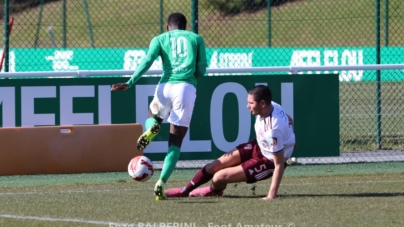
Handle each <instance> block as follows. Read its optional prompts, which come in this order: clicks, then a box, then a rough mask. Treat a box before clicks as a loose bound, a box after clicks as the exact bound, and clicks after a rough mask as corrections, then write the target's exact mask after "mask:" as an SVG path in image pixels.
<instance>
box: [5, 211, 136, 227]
mask: <svg viewBox="0 0 404 227" xmlns="http://www.w3.org/2000/svg"><path fill="white" fill-rule="evenodd" d="M0 217H2V218H11V219H23V220H26V219H28V220H37V221H53V222H76V223H85V224H94V225H112V226H137V225H135V224H128V223H115V222H107V221H94V220H83V219H70V218H48V217H36V216H22V215H11V214H1V215H0Z"/></svg>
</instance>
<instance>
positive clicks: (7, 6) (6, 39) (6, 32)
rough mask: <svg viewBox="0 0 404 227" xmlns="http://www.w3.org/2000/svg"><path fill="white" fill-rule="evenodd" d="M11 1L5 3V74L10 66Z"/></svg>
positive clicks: (6, 0)
mask: <svg viewBox="0 0 404 227" xmlns="http://www.w3.org/2000/svg"><path fill="white" fill-rule="evenodd" d="M9 2H10V1H9V0H5V1H4V50H3V54H4V72H8V70H9V69H8V64H9V53H8V52H9V44H10V40H9V36H10V34H9V32H8V31H9V29H10V26H9V21H10V14H9Z"/></svg>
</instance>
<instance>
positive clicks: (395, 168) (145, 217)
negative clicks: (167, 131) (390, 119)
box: [0, 162, 404, 227]
mask: <svg viewBox="0 0 404 227" xmlns="http://www.w3.org/2000/svg"><path fill="white" fill-rule="evenodd" d="M403 167H404V162H393V163H360V164H344V165H309V166H299V165H297V166H289V167H288V169H287V170H286V172H285V177H284V180H283V182H282V184H281V187H280V191H279V197H278V198H277V199H276V200H274V201H262V200H260V198H261V197H264V196H265V195H266V194H267V192H268V189H269V185H270V180H267V181H263V182H258V183H257V184H252V185H248V184H245V183H241V184H231V185H229V186H228V188H227V189H226V191H225V195H224V196H223V197H214V198H212V197H211V198H176V199H170V200H166V201H155V198H154V196H153V187H154V183H155V181H156V180H157V176H158V175H159V172H157V173H156V175H155V176H154V177H153V178H152V179H151V180H149V181H148V182H145V183H138V182H134V181H132V180H131V179H130V178H129V176H128V174H127V173H126V172H116V173H91V174H71V175H70V174H69V175H66V174H65V175H32V176H2V177H0V185H2V186H3V187H0V210H1V212H0V226H125V225H126V226H139V227H140V226H171V227H174V226H176V225H177V226H181V227H194V226H209V227H219V226H220V227H222V226H228V227H229V226H233V227H235V226H239V227H246V226H248V227H252V226H289V227H292V226H404V217H403V215H402V211H403V210H404V187H403V185H404V171H403V169H404V168H403ZM195 172H196V170H177V171H176V172H175V173H174V174H173V176H172V178H171V180H170V182H169V183H168V185H167V187H182V186H184V185H185V184H186V182H187V180H189V179H190V178H191V177H192V176H193V174H194V173H195Z"/></svg>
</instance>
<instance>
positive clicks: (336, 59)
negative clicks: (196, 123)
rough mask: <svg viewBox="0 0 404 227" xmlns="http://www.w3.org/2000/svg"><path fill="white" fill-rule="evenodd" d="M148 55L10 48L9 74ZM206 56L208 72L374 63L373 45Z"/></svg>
mask: <svg viewBox="0 0 404 227" xmlns="http://www.w3.org/2000/svg"><path fill="white" fill-rule="evenodd" d="M146 52H147V49H145V48H72V49H53V48H11V52H10V55H9V56H10V57H9V62H10V65H9V70H10V72H30V71H55V72H59V71H76V70H136V68H137V66H138V65H139V63H140V61H141V60H142V59H143V58H144V57H145V56H146ZM390 53H394V55H392V54H390ZM206 54H207V59H208V68H240V67H266V66H360V65H368V64H376V49H375V48H374V47H324V48H315V47H294V48H283V47H278V48H267V47H256V48H207V50H206ZM401 56H404V47H382V48H381V63H382V64H402V63H403V62H404V58H403V57H401ZM161 66H162V63H161V59H160V58H158V59H157V60H156V61H155V62H154V64H153V65H152V67H151V69H161ZM397 72H399V73H397ZM402 72H403V70H383V71H382V72H381V80H382V81H404V76H403V73H402ZM250 74H254V75H255V74H257V73H250ZM268 74H271V75H277V74H278V75H279V74H287V72H284V73H278V72H275V73H267V74H266V75H268ZM301 74H339V80H340V81H341V82H346V81H349V82H354V81H375V80H376V73H375V71H374V70H342V71H333V72H330V71H322V72H320V71H308V72H301ZM208 75H218V74H208ZM231 75H239V73H232V74H231ZM244 75H246V74H244Z"/></svg>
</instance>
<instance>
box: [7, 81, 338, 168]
mask: <svg viewBox="0 0 404 227" xmlns="http://www.w3.org/2000/svg"><path fill="white" fill-rule="evenodd" d="M126 80H127V78H122V77H109V78H57V79H56V78H55V79H14V80H13V79H8V80H2V82H1V84H0V126H1V127H20V126H24V127H29V126H53V125H83V124H87V125H88V124H90V125H91V124H124V123H141V124H144V121H145V120H146V118H147V114H148V105H149V103H150V101H151V99H152V97H153V94H154V90H155V86H156V83H157V82H158V80H159V78H141V79H140V80H139V81H138V82H137V83H136V84H135V85H134V86H133V87H132V88H131V89H129V90H127V91H116V92H111V91H110V86H111V84H113V83H118V82H125V81H126ZM256 84H267V85H268V86H269V87H270V88H271V90H272V92H273V99H274V101H275V102H277V103H279V104H281V105H282V106H283V107H284V109H285V111H286V113H288V114H289V115H290V116H292V117H293V118H294V122H295V133H296V141H297V149H296V150H295V153H294V155H293V156H295V157H319V156H339V95H338V92H339V88H338V84H339V81H338V75H336V74H328V75H317V74H312V75H278V76H259V77H257V76H232V77H230V76H217V77H204V78H202V79H200V80H199V81H198V89H197V100H196V104H195V109H194V113H193V119H192V121H191V126H190V128H189V131H188V134H187V135H186V138H185V139H184V142H183V147H182V154H181V158H182V159H183V160H201V159H214V158H217V157H219V156H220V155H222V154H223V153H224V152H227V151H229V150H231V149H233V148H235V147H236V146H237V145H239V144H241V143H244V142H247V141H248V140H250V139H252V138H254V137H255V135H254V127H253V124H254V116H252V115H251V113H250V112H249V110H248V109H247V94H248V90H249V89H250V88H252V87H253V86H255V85H256ZM168 130H169V124H168V123H167V122H166V121H165V122H163V124H162V130H161V133H160V134H159V135H158V136H157V137H156V139H155V141H153V143H151V144H150V146H149V147H148V148H147V149H146V151H145V153H146V154H147V155H148V156H150V158H152V159H153V160H163V158H164V156H165V152H166V150H167V144H168V142H167V140H168ZM136 140H137V138H133V144H134V146H135V144H136ZM117 152H119V151H117Z"/></svg>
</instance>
